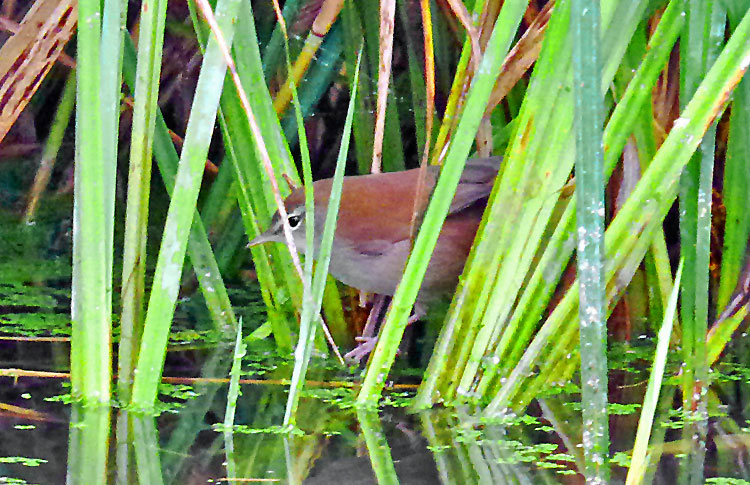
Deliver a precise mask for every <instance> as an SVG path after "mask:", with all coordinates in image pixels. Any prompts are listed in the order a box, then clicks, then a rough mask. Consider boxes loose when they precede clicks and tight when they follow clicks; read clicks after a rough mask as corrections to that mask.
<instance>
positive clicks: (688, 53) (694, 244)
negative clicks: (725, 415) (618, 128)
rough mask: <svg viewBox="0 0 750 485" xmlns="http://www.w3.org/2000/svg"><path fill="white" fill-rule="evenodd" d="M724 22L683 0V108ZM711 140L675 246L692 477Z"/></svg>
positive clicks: (685, 186)
mask: <svg viewBox="0 0 750 485" xmlns="http://www.w3.org/2000/svg"><path fill="white" fill-rule="evenodd" d="M725 22H726V12H725V10H724V8H723V6H721V5H720V2H717V1H713V0H689V1H688V8H687V21H686V23H685V30H684V32H683V35H682V39H681V41H680V99H681V101H682V104H683V107H684V105H685V100H687V99H689V98H690V97H691V96H693V94H694V93H695V92H696V90H697V88H698V85H699V84H700V82H701V80H702V79H703V78H704V76H705V73H706V72H708V70H709V68H710V67H711V65H712V64H713V63H714V62H715V60H716V58H717V57H718V53H719V47H720V46H721V45H722V42H723V40H724V24H725ZM715 143H716V123H713V124H712V125H711V126H710V127H709V128H708V130H707V132H706V134H705V136H704V137H703V140H702V141H701V144H700V146H699V147H698V151H697V153H696V154H695V155H693V157H692V158H691V160H690V162H689V163H688V164H687V166H686V167H685V171H684V172H683V174H682V177H681V178H680V247H681V249H682V255H683V258H684V260H685V279H684V282H683V291H682V300H681V303H682V305H681V317H682V328H683V359H684V361H685V367H684V368H683V386H682V392H683V395H682V402H683V408H684V409H697V411H698V413H699V414H700V415H701V421H702V423H697V425H696V427H695V428H692V427H691V429H694V430H695V431H696V432H697V433H698V435H699V436H694V437H693V438H694V439H692V440H689V441H690V442H691V443H693V444H694V445H696V446H697V447H696V448H693V451H692V452H691V453H690V455H691V456H690V458H689V459H687V460H686V463H688V464H687V465H686V467H685V468H684V470H683V473H686V474H687V475H689V476H690V477H691V480H696V479H699V478H698V477H696V473H698V472H701V475H702V470H703V460H704V457H705V439H706V433H707V429H706V424H707V423H706V421H705V420H707V419H708V415H707V410H706V403H705V400H704V399H703V390H704V389H705V388H706V386H708V382H707V381H708V363H707V360H706V334H707V328H708V291H709V269H708V266H709V255H710V243H711V199H712V183H713V166H714V151H715ZM686 431H687V428H686ZM683 476H684V475H683Z"/></svg>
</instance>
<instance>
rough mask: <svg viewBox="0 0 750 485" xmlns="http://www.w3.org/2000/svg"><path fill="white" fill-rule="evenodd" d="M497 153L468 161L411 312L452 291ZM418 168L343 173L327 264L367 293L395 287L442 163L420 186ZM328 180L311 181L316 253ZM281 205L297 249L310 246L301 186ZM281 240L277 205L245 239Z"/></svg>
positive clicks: (489, 184)
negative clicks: (264, 225)
mask: <svg viewBox="0 0 750 485" xmlns="http://www.w3.org/2000/svg"><path fill="white" fill-rule="evenodd" d="M500 161H501V158H500V157H487V158H475V159H470V160H467V161H466V165H465V168H464V171H463V172H462V174H461V177H460V180H459V182H458V187H457V189H456V194H455V196H454V197H453V200H452V201H451V205H450V208H449V211H448V215H447V217H446V219H445V223H444V224H443V227H442V229H441V231H440V235H439V237H438V240H437V243H436V246H435V251H434V252H433V254H432V258H431V260H430V263H429V265H428V267H427V272H426V273H425V277H424V280H423V282H422V286H421V287H420V290H419V293H418V295H417V300H416V305H415V308H417V310H415V312H416V313H418V314H424V311H423V310H421V309H423V308H427V307H429V306H431V305H432V304H434V303H435V302H437V301H441V300H445V299H446V298H449V297H450V296H451V294H452V292H453V291H454V290H455V288H456V284H457V282H458V278H459V276H460V275H461V272H462V271H463V268H464V265H465V263H466V258H467V256H468V254H469V251H470V249H471V245H472V243H473V241H474V237H475V235H476V232H477V229H478V227H479V223H480V221H481V219H482V214H483V212H484V208H485V206H486V202H487V199H488V197H489V194H490V192H491V190H492V186H493V183H494V180H495V177H496V176H497V173H498V170H499V167H500ZM420 170H421V169H420V168H415V169H411V170H404V171H400V172H385V173H377V174H367V175H352V176H346V177H344V181H343V185H342V192H341V204H340V207H339V212H338V220H337V224H336V231H335V233H334V239H333V247H332V251H331V259H330V263H329V266H328V272H329V273H330V274H331V276H333V277H334V278H335V279H337V280H339V281H341V282H342V283H344V284H346V285H348V286H351V287H353V288H356V289H358V290H360V291H363V292H366V293H376V294H379V295H389V296H392V295H393V294H394V293H395V291H396V287H397V286H398V284H399V282H400V281H401V276H402V275H403V271H404V268H405V265H406V260H407V258H408V256H409V252H410V251H411V247H412V240H411V238H412V224H413V223H414V221H413V219H414V209H415V203H416V209H417V214H418V220H421V216H422V215H423V214H424V211H425V210H426V208H427V205H428V203H429V198H430V195H431V193H432V190H433V189H434V187H435V184H436V182H437V178H438V175H439V170H440V167H439V166H434V165H433V166H428V167H426V174H425V175H426V176H425V180H424V183H423V184H422V188H421V190H420V193H419V194H417V191H418V188H417V187H418V185H419V184H418V181H419V176H420ZM332 184H333V179H330V178H329V179H322V180H318V181H316V182H314V183H313V194H314V208H315V209H314V210H315V221H314V224H315V230H314V233H315V237H314V252H313V255H316V254H317V251H318V249H319V247H320V241H321V239H322V237H323V228H324V225H325V219H326V213H327V211H328V201H329V199H330V195H331V187H332ZM284 206H285V209H286V212H287V221H288V222H289V225H290V227H291V228H292V236H293V239H294V243H295V245H296V247H297V250H298V251H299V252H300V253H303V254H308V253H309V252H310V251H309V248H308V247H307V242H306V237H305V191H304V188H302V187H299V188H296V189H294V190H293V191H292V193H291V194H290V195H289V196H288V197H287V198H286V199H285V200H284ZM285 240H286V239H285V236H284V230H283V224H282V221H281V215H280V213H279V211H276V213H274V214H273V216H272V218H271V222H270V224H269V227H268V229H267V230H266V231H265V232H263V233H261V234H260V235H258V236H257V237H255V238H254V239H252V240H251V241H250V243H249V244H248V247H253V246H257V245H259V244H264V243H268V242H280V243H285Z"/></svg>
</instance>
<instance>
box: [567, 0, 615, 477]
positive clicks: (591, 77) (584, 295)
mask: <svg viewBox="0 0 750 485" xmlns="http://www.w3.org/2000/svg"><path fill="white" fill-rule="evenodd" d="M600 19H601V13H600V10H599V0H593V1H591V0H572V3H571V14H570V22H571V30H572V37H573V66H574V69H573V80H574V82H573V92H574V95H575V128H576V162H575V171H576V200H577V202H578V210H577V215H576V217H577V226H578V251H577V264H578V284H579V288H580V290H579V295H580V303H579V307H578V315H579V327H580V338H581V394H582V403H581V404H582V414H583V449H584V455H585V458H586V473H585V475H586V482H587V483H607V481H608V480H609V463H608V462H609V419H608V415H607V390H608V389H607V388H608V379H607V331H606V330H607V326H606V323H607V312H606V307H605V289H606V281H605V279H604V262H603V254H604V168H603V166H604V163H603V159H604V155H603V148H602V125H603V117H604V100H603V97H602V94H601V88H600V86H601V77H602V74H601V63H600V38H601V27H600Z"/></svg>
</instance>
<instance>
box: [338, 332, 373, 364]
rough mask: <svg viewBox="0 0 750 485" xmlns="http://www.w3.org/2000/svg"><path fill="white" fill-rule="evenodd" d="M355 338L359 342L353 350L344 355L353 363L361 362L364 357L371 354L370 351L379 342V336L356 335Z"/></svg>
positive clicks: (346, 359) (345, 358)
mask: <svg viewBox="0 0 750 485" xmlns="http://www.w3.org/2000/svg"><path fill="white" fill-rule="evenodd" d="M354 340H356V341H357V342H359V345H357V346H356V347H355V348H354V349H353V350H351V351H350V352H347V354H346V355H344V360H345V361H347V362H350V363H352V364H359V363H360V361H361V360H362V359H364V358H365V357H367V356H368V355H370V352H372V350H373V349H374V348H375V344H377V343H378V338H377V337H356V338H355V339H354Z"/></svg>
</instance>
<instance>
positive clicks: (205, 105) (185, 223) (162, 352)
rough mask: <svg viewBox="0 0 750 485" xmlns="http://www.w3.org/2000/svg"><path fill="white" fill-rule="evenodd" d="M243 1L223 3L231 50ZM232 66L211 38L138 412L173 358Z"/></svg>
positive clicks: (143, 355)
mask: <svg viewBox="0 0 750 485" xmlns="http://www.w3.org/2000/svg"><path fill="white" fill-rule="evenodd" d="M239 6H240V0H220V1H219V2H218V4H217V6H216V13H215V15H216V21H217V23H218V26H219V28H220V29H221V32H222V34H223V36H224V39H225V40H226V42H228V43H229V44H230V45H231V42H232V38H233V36H234V23H235V19H236V15H237V12H238V10H239ZM225 74H226V63H225V61H224V58H223V57H222V55H221V49H220V46H219V45H218V41H217V39H216V37H215V36H214V35H212V36H211V38H210V40H209V42H208V47H207V49H206V55H205V56H204V59H203V65H202V67H201V73H200V75H199V77H198V85H197V87H196V92H195V98H194V99H193V106H192V108H191V112H190V120H189V122H188V127H187V132H186V134H185V144H184V145H183V149H182V156H181V157H180V165H179V168H178V169H177V177H176V179H175V186H174V192H173V193H172V201H171V203H170V205H169V211H168V213H167V220H166V222H165V224H164V235H163V236H162V243H161V248H160V250H159V259H158V261H157V263H156V272H155V274H154V283H153V286H152V289H151V297H150V299H149V305H148V312H147V314H146V321H145V324H144V329H143V341H142V344H141V349H140V352H139V354H138V368H137V369H136V375H135V380H134V383H133V397H132V401H131V402H132V404H133V405H134V407H136V408H137V409H141V410H150V409H153V406H154V402H155V400H156V396H157V392H158V385H159V382H160V380H161V375H162V370H163V369H162V368H163V365H164V358H165V356H166V352H167V339H168V336H169V328H170V326H171V323H172V318H173V316H174V308H175V304H176V301H177V292H178V290H179V284H180V281H179V280H180V275H181V270H182V265H183V263H184V259H185V251H186V248H187V240H188V234H189V232H190V227H191V225H192V221H193V214H194V213H195V208H196V202H197V200H198V191H199V190H200V185H201V175H202V173H203V167H204V165H205V161H206V155H207V153H208V144H209V142H210V141H211V135H212V134H213V127H214V122H215V120H216V110H217V108H218V104H219V96H220V95H221V89H222V87H223V86H224V83H223V81H224V76H225Z"/></svg>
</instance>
